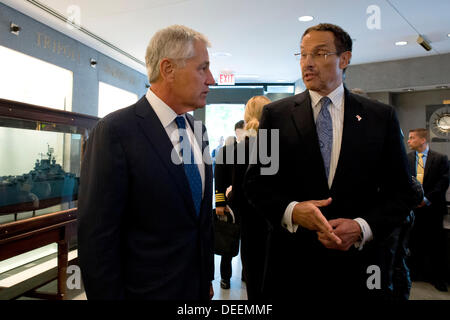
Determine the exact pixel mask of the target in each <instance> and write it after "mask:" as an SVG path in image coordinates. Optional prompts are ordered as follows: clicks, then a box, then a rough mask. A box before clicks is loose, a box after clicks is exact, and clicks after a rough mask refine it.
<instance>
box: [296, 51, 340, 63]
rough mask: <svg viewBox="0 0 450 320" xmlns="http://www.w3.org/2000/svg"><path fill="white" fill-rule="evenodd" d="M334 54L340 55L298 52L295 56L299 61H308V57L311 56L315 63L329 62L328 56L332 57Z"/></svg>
mask: <svg viewBox="0 0 450 320" xmlns="http://www.w3.org/2000/svg"><path fill="white" fill-rule="evenodd" d="M333 54H337V55H339V54H340V53H339V52H320V51H319V52H313V53H304V52H298V53H294V56H295V58H296V59H297V60H303V61H304V60H306V58H307V57H308V55H310V56H311V58H312V59H313V60H314V61H321V60H327V57H328V56H331V55H333Z"/></svg>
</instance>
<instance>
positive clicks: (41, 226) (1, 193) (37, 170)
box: [0, 99, 99, 298]
mask: <svg viewBox="0 0 450 320" xmlns="http://www.w3.org/2000/svg"><path fill="white" fill-rule="evenodd" d="M98 119H99V118H97V117H93V116H89V115H83V114H77V113H72V112H67V111H61V110H56V109H51V108H45V107H40V106H34V105H30V104H25V103H20V102H15V101H10V100H4V99H0V297H13V296H14V294H12V295H9V293H8V294H5V292H7V290H4V289H5V288H2V280H4V277H2V271H3V272H4V271H7V272H9V269H11V268H17V266H20V265H23V264H24V263H28V262H29V261H28V260H27V261H26V260H24V259H23V258H21V255H22V256H23V255H24V254H25V253H28V252H30V251H31V250H36V249H39V248H40V249H41V250H42V248H44V247H46V246H47V247H48V246H54V251H55V254H57V259H58V282H59V285H58V297H59V298H63V297H64V290H65V289H64V285H65V282H64V279H65V277H66V274H65V270H66V267H67V256H68V249H69V245H68V243H69V241H70V240H71V239H73V238H74V236H75V234H76V213H77V212H76V206H77V199H78V187H79V177H80V168H81V159H82V157H83V151H84V146H85V143H86V140H87V138H88V135H89V132H90V130H91V129H92V128H93V127H94V126H95V124H96V122H97V121H98ZM47 251H48V250H47ZM13 260H14V261H13Z"/></svg>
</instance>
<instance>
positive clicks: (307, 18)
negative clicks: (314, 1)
mask: <svg viewBox="0 0 450 320" xmlns="http://www.w3.org/2000/svg"><path fill="white" fill-rule="evenodd" d="M312 20H314V17H312V16H301V17H299V18H298V21H301V22H308V21H312Z"/></svg>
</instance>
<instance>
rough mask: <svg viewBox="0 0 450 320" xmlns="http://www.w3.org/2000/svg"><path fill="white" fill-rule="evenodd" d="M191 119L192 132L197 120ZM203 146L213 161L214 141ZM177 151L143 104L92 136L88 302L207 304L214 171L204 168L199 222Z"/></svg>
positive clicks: (82, 255)
mask: <svg viewBox="0 0 450 320" xmlns="http://www.w3.org/2000/svg"><path fill="white" fill-rule="evenodd" d="M187 118H188V122H189V124H190V125H191V127H192V128H194V127H193V121H194V119H193V117H192V116H190V115H189V114H187ZM205 130H206V129H205V127H204V126H203V132H205ZM201 146H202V151H203V154H206V156H208V155H209V152H208V150H206V151H205V149H206V148H207V147H208V141H201ZM172 149H173V145H172V143H171V141H170V139H169V137H168V136H167V133H166V131H165V129H164V128H163V126H162V124H161V122H160V121H159V119H158V117H157V115H156V113H155V112H154V110H153V109H152V108H151V106H150V104H149V103H148V101H147V99H146V98H145V97H142V98H141V99H140V100H139V101H138V102H137V103H136V104H134V105H132V106H130V107H127V108H124V109H121V110H118V111H116V112H113V113H111V114H109V115H108V116H106V117H105V118H103V119H101V120H100V121H99V123H98V124H97V126H96V127H95V129H94V130H93V131H92V133H91V135H90V137H89V140H88V143H87V150H86V153H85V156H84V160H83V163H82V170H81V177H80V193H79V202H78V254H79V262H80V266H81V273H82V278H83V282H84V285H85V289H86V293H87V297H88V299H123V298H124V299H152V300H154V299H169V300H173V299H182V300H186V299H187V300H207V299H208V298H209V284H210V281H211V280H212V279H213V278H214V254H213V227H212V215H211V212H212V201H211V200H212V170H211V165H210V164H207V163H205V191H204V196H203V201H202V205H201V211H200V214H199V216H197V215H196V213H195V210H194V203H193V201H192V197H191V192H190V188H189V183H188V180H187V178H186V175H185V173H184V169H183V166H182V165H175V164H174V163H173V162H172V160H171V152H172ZM208 163H210V161H209V162H208Z"/></svg>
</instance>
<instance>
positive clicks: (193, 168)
mask: <svg viewBox="0 0 450 320" xmlns="http://www.w3.org/2000/svg"><path fill="white" fill-rule="evenodd" d="M175 122H176V123H177V126H178V129H179V131H180V145H181V157H182V159H183V167H184V172H185V173H186V177H187V179H188V181H189V186H190V187H191V193H192V200H193V201H194V206H195V212H196V213H197V215H198V214H199V213H200V205H201V203H202V178H201V177H200V172H199V171H198V167H197V165H196V164H195V160H194V151H193V149H192V148H191V144H190V143H189V138H188V136H187V131H186V120H185V119H184V117H183V116H178V117H176V118H175ZM184 137H185V139H186V140H185V142H183V138H184ZM183 154H184V155H186V156H184V155H183Z"/></svg>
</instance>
